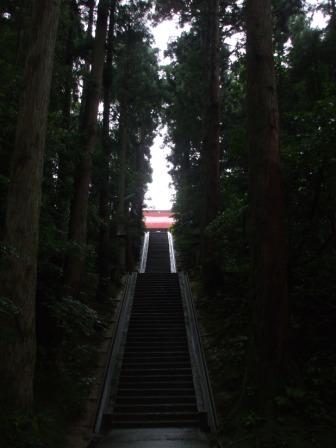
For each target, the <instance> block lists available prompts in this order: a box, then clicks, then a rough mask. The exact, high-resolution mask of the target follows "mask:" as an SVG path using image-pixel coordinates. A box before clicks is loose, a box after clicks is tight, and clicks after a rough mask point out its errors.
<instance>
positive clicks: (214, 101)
mask: <svg viewBox="0 0 336 448" xmlns="http://www.w3.org/2000/svg"><path fill="white" fill-rule="evenodd" d="M205 11H206V17H207V20H206V22H205V46H204V47H205V48H204V51H205V58H204V63H205V74H206V75H205V76H206V79H207V81H206V82H207V84H206V91H205V97H206V103H205V109H204V117H203V129H204V131H203V143H202V154H201V161H202V177H203V179H202V185H203V207H202V217H201V263H202V272H203V282H204V286H205V289H206V290H207V291H208V293H211V292H212V289H213V288H214V287H215V285H216V281H215V277H216V276H217V273H218V268H217V267H216V264H215V262H214V260H213V257H212V245H213V242H212V241H211V240H210V238H209V237H208V236H207V235H206V227H207V226H208V224H210V223H211V221H213V219H215V218H216V216H217V214H218V210H219V193H220V184H219V158H220V145H219V131H220V124H219V122H220V106H219V46H220V41H219V1H218V0H209V2H206V7H205Z"/></svg>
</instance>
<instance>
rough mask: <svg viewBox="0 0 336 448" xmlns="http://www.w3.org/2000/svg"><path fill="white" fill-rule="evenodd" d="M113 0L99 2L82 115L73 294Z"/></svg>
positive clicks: (71, 258) (69, 276)
mask: <svg viewBox="0 0 336 448" xmlns="http://www.w3.org/2000/svg"><path fill="white" fill-rule="evenodd" d="M109 5H110V0H100V2H99V5H98V15H97V27H96V36H95V40H94V45H93V55H92V69H91V74H90V79H89V82H88V83H87V84H86V86H87V89H88V91H87V92H83V101H85V104H84V111H83V114H82V117H81V123H80V133H81V145H82V154H81V160H80V162H79V164H78V166H77V169H76V175H75V186H74V197H73V200H72V204H71V212H70V224H69V241H70V242H71V243H72V246H73V247H72V248H71V252H70V254H69V255H68V258H67V262H66V265H65V272H64V279H65V286H66V289H67V291H68V292H69V293H70V294H71V295H72V296H74V297H76V296H77V295H78V293H79V288H80V280H81V274H82V270H83V263H84V260H85V256H84V248H85V244H86V238H87V214H88V199H89V189H90V181H91V171H92V153H93V150H94V146H95V141H96V126H97V113H98V105H99V99H100V92H101V87H102V77H103V67H104V57H105V42H106V32H107V19H108V13H109Z"/></svg>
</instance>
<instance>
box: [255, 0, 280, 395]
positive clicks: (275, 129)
mask: <svg viewBox="0 0 336 448" xmlns="http://www.w3.org/2000/svg"><path fill="white" fill-rule="evenodd" d="M247 103H248V138H249V205H250V226H251V228H250V230H251V238H250V241H251V257H252V268H253V272H252V293H253V299H254V301H255V325H254V328H255V359H254V361H253V362H254V363H255V365H254V368H253V370H254V374H255V375H256V379H257V382H258V384H260V386H262V388H261V389H262V390H263V391H264V393H265V394H269V393H270V389H271V388H272V383H273V382H274V381H276V378H277V377H278V375H279V373H280V370H281V369H282V368H283V367H284V360H285V356H286V349H287V327H288V294H287V241H286V235H285V206H284V193H283V181H282V174H281V166H280V154H279V116H278V102H277V92H276V82H275V72H274V61H273V44H272V16H271V2H270V0H248V1H247Z"/></svg>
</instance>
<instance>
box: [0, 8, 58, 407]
mask: <svg viewBox="0 0 336 448" xmlns="http://www.w3.org/2000/svg"><path fill="white" fill-rule="evenodd" d="M59 11H60V0H53V1H50V0H36V1H35V3H34V10H33V16H32V17H33V19H32V34H31V43H30V48H29V52H28V56H27V59H26V63H25V70H24V82H23V85H24V89H23V93H22V98H21V104H20V107H19V113H18V123H17V128H16V140H15V146H14V152H13V158H12V168H11V182H10V187H9V192H8V198H7V210H6V229H5V236H4V248H5V257H4V259H3V261H2V266H1V268H2V269H1V273H0V296H1V297H2V298H4V299H5V300H7V301H9V303H11V307H12V313H11V315H7V317H6V318H4V320H5V321H4V322H2V323H1V326H2V330H3V335H4V337H2V338H1V343H0V347H1V355H0V377H1V380H2V384H1V394H2V395H3V396H2V397H1V398H2V399H1V398H0V400H1V402H2V403H4V402H5V403H10V405H11V406H13V407H14V408H15V409H17V410H20V411H29V410H31V407H32V402H33V380H34V369H35V357H36V354H35V352H36V336H35V294H36V271H37V254H38V241H39V215H40V207H41V184H42V175H43V158H44V145H45V137H46V127H47V114H48V104H49V96H50V84H51V78H52V69H53V60H54V51H55V42H56V35H57V25H58V19H59Z"/></svg>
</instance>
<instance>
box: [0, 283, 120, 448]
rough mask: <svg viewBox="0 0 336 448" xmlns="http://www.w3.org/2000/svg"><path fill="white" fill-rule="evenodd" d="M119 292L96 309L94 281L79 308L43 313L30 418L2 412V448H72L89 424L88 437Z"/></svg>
mask: <svg viewBox="0 0 336 448" xmlns="http://www.w3.org/2000/svg"><path fill="white" fill-rule="evenodd" d="M91 280H92V279H91ZM119 289H120V285H116V286H115V287H112V288H111V290H110V292H109V298H108V299H107V300H106V301H105V302H104V303H101V304H100V303H98V302H97V300H96V297H95V294H94V291H95V282H91V285H90V286H88V288H87V289H86V290H87V291H88V294H86V295H85V296H84V295H83V297H81V300H82V301H83V303H82V305H79V302H78V303H77V302H75V301H72V300H69V301H68V302H66V301H63V302H60V303H55V304H54V305H55V306H54V307H53V308H52V309H50V310H48V311H47V312H46V310H45V309H43V313H44V315H45V316H46V319H45V322H44V325H43V328H40V329H39V338H40V341H41V343H40V344H39V346H38V357H37V359H38V361H37V365H36V378H35V396H36V399H35V407H34V414H33V415H31V416H29V417H23V416H22V415H20V414H15V415H11V414H8V413H5V415H3V416H2V417H1V429H2V431H1V434H0V446H1V447H2V446H4V447H6V448H60V447H66V446H71V448H74V446H77V445H74V444H73V443H74V442H73V441H74V440H75V439H76V430H78V426H81V428H80V429H81V432H82V429H83V432H84V430H85V428H82V426H83V424H85V422H86V423H87V421H88V420H90V427H88V428H86V432H87V434H90V435H91V433H92V424H93V423H92V416H93V415H94V413H95V409H96V406H97V398H95V399H94V401H93V400H92V396H94V394H95V390H96V389H97V387H98V386H99V381H100V378H99V375H100V374H101V373H102V371H103V370H104V369H103V367H104V365H105V361H106V359H105V358H106V353H105V352H103V350H104V347H105V348H106V346H107V345H108V341H107V340H106V333H107V332H110V330H111V329H110V327H111V321H112V319H113V316H114V313H115V309H116V304H117V301H118V300H119V298H117V299H113V297H117V296H119V295H120V292H119ZM43 307H44V304H43V303H42V308H43ZM70 308H71V309H70ZM49 319H50V320H49ZM97 385H98V386H97ZM98 389H99V387H98ZM97 397H98V395H97ZM69 436H70V438H69ZM81 436H83V434H81ZM84 437H85V436H84ZM81 438H82V439H83V437H81ZM81 446H83V445H81Z"/></svg>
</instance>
